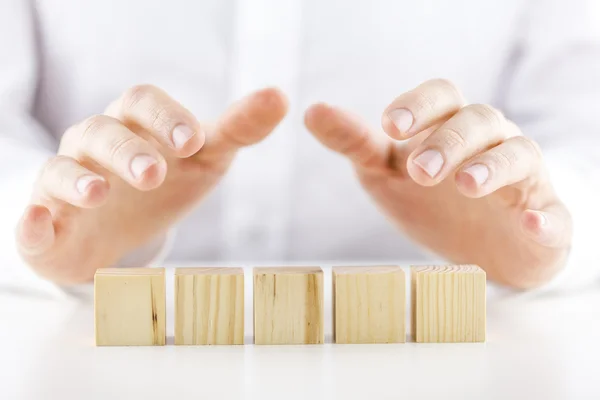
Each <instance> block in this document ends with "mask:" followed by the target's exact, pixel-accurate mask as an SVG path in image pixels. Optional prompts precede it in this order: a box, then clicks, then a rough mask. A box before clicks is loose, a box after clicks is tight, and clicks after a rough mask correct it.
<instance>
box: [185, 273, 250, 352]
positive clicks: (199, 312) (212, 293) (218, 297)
mask: <svg viewBox="0 0 600 400" xmlns="http://www.w3.org/2000/svg"><path fill="white" fill-rule="evenodd" d="M175 344H176V345H234V344H244V270H243V269H242V268H216V267H215V268H211V267H205V268H176V269H175Z"/></svg>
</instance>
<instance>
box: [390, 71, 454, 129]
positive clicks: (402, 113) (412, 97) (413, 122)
mask: <svg viewBox="0 0 600 400" xmlns="http://www.w3.org/2000/svg"><path fill="white" fill-rule="evenodd" d="M464 104H465V100H464V98H463V96H462V94H461V93H460V91H459V90H458V89H457V88H456V86H455V85H454V84H453V83H452V82H449V81H447V80H445V79H433V80H430V81H427V82H425V83H422V84H421V85H419V86H417V87H416V88H414V89H413V90H410V91H408V92H406V93H404V94H402V95H400V96H399V97H397V98H396V99H395V100H394V101H393V102H392V103H391V104H390V105H389V106H388V107H387V108H386V109H385V111H384V113H383V116H382V117H381V125H382V127H383V130H384V131H385V132H386V133H387V134H388V135H389V136H390V137H392V138H394V139H406V138H409V137H411V136H414V135H415V134H417V133H419V132H421V131H423V130H425V129H427V128H429V127H431V126H433V125H435V124H439V123H440V122H442V121H445V120H447V119H448V118H450V117H451V116H452V115H454V114H455V113H457V112H458V111H459V110H460V109H461V108H462V107H463V105H464Z"/></svg>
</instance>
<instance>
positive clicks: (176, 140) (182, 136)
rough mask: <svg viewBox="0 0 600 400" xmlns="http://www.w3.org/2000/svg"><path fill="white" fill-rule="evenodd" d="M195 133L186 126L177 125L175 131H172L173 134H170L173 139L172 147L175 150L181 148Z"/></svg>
mask: <svg viewBox="0 0 600 400" xmlns="http://www.w3.org/2000/svg"><path fill="white" fill-rule="evenodd" d="M195 133H196V132H194V131H193V130H192V129H190V128H189V127H188V126H186V125H177V126H176V127H175V129H173V133H172V134H171V136H172V138H173V145H174V146H175V148H177V149H181V148H183V146H185V144H186V143H187V142H189V140H190V139H191V138H192V136H194V134H195Z"/></svg>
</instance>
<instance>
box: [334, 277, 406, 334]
mask: <svg viewBox="0 0 600 400" xmlns="http://www.w3.org/2000/svg"><path fill="white" fill-rule="evenodd" d="M405 306H406V290H405V279H404V271H402V268H400V267H396V266H389V267H388V266H381V267H334V268H333V324H334V328H333V338H334V341H335V343H404V342H405V341H406V330H405V320H406V316H405Z"/></svg>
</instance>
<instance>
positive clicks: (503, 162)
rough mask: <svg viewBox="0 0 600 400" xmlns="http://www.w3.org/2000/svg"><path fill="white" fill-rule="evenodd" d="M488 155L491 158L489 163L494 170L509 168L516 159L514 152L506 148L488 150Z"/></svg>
mask: <svg viewBox="0 0 600 400" xmlns="http://www.w3.org/2000/svg"><path fill="white" fill-rule="evenodd" d="M489 156H490V159H491V160H490V161H491V162H490V164H491V165H493V167H494V169H496V170H506V169H510V168H511V167H512V166H514V165H515V164H516V162H517V160H518V157H517V155H516V153H515V152H514V151H508V150H507V149H504V150H498V151H493V152H490V153H489Z"/></svg>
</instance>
